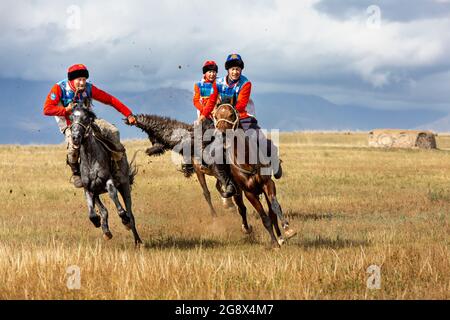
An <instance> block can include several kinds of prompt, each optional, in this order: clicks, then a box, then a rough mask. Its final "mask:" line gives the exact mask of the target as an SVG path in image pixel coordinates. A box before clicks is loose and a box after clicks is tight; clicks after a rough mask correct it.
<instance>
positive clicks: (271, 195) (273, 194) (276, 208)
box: [263, 179, 297, 239]
mask: <svg viewBox="0 0 450 320" xmlns="http://www.w3.org/2000/svg"><path fill="white" fill-rule="evenodd" d="M263 191H264V193H265V195H266V199H267V202H268V203H267V205H268V206H269V207H270V208H271V209H272V211H273V212H275V213H276V215H277V216H278V219H280V221H281V226H282V227H283V230H284V236H285V238H286V239H289V238H292V237H293V236H295V235H296V234H297V231H295V230H293V229H292V228H290V227H289V222H288V221H287V219H286V218H285V217H284V215H283V211H282V210H281V206H280V204H279V203H278V200H277V190H276V187H275V183H274V182H273V180H272V179H269V180H268V181H267V182H266V183H264V185H263Z"/></svg>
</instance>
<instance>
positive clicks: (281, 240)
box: [264, 193, 284, 245]
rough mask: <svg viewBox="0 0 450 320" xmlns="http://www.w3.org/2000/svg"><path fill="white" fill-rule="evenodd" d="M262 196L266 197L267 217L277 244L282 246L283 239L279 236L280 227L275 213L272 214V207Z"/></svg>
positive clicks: (267, 199)
mask: <svg viewBox="0 0 450 320" xmlns="http://www.w3.org/2000/svg"><path fill="white" fill-rule="evenodd" d="M264 196H265V197H266V201H267V204H268V207H269V217H270V219H271V220H272V224H273V228H274V229H275V234H276V235H277V237H278V243H279V244H280V245H282V244H283V242H284V239H283V237H282V235H281V230H280V226H279V225H278V218H277V215H276V214H275V212H273V209H272V206H271V204H270V201H269V198H268V197H267V194H266V193H264Z"/></svg>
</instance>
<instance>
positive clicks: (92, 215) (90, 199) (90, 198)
mask: <svg viewBox="0 0 450 320" xmlns="http://www.w3.org/2000/svg"><path fill="white" fill-rule="evenodd" d="M84 194H85V196H86V201H87V206H88V210H89V220H91V222H92V223H93V224H94V226H95V227H96V228H100V225H101V219H100V216H99V215H98V214H97V213H96V212H95V201H94V199H95V196H94V193H92V192H90V191H88V190H86V189H85V190H84Z"/></svg>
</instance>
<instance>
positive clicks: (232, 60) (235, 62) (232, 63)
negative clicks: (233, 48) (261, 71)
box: [225, 53, 244, 70]
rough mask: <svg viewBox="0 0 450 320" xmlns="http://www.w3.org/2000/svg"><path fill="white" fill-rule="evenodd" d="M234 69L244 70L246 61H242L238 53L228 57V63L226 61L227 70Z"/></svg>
mask: <svg viewBox="0 0 450 320" xmlns="http://www.w3.org/2000/svg"><path fill="white" fill-rule="evenodd" d="M232 67H239V68H241V69H244V61H242V58H241V56H240V55H239V54H237V53H232V54H230V55H228V57H227V61H225V70H228V69H230V68H232Z"/></svg>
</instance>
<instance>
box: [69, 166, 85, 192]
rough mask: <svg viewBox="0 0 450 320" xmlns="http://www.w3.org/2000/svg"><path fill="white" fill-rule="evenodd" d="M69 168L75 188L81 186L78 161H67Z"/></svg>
mask: <svg viewBox="0 0 450 320" xmlns="http://www.w3.org/2000/svg"><path fill="white" fill-rule="evenodd" d="M67 164H68V165H69V167H70V169H71V170H72V178H71V179H72V181H73V185H74V186H75V188H82V187H83V183H82V182H81V173H80V163H79V162H76V163H70V162H68V161H67Z"/></svg>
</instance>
